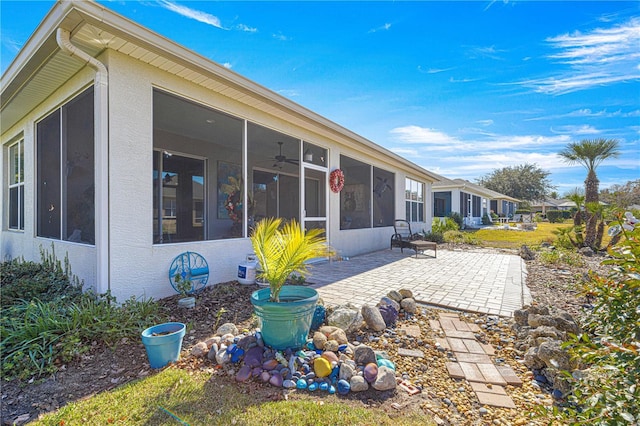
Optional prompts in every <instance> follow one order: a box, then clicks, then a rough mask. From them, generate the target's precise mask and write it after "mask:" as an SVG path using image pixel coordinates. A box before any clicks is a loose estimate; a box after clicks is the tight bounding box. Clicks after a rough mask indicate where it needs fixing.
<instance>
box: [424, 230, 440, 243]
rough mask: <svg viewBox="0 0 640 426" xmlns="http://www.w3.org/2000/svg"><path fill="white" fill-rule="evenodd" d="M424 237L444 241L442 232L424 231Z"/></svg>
mask: <svg viewBox="0 0 640 426" xmlns="http://www.w3.org/2000/svg"><path fill="white" fill-rule="evenodd" d="M422 238H423V239H424V240H425V241H433V242H434V243H444V236H443V235H442V232H434V231H431V232H423V235H422Z"/></svg>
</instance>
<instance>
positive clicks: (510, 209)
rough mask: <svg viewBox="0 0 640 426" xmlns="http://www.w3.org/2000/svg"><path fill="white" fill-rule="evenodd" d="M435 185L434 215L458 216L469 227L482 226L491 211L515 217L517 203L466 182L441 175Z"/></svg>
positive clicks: (513, 199)
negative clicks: (456, 214)
mask: <svg viewBox="0 0 640 426" xmlns="http://www.w3.org/2000/svg"><path fill="white" fill-rule="evenodd" d="M438 179H439V181H438V182H435V183H434V184H433V216H434V217H445V216H448V215H449V214H451V213H452V212H456V213H459V214H460V215H461V216H462V217H463V218H464V221H465V224H467V225H469V226H474V225H479V224H481V223H482V217H483V216H484V215H485V214H490V213H491V212H493V213H495V214H497V215H499V216H504V217H510V216H513V214H514V213H515V211H516V208H517V206H518V204H517V203H518V200H517V199H515V198H513V197H509V196H508V195H504V194H500V193H498V192H496V191H492V190H490V189H487V188H485V187H483V186H480V185H477V184H475V183H471V182H469V181H467V180H464V179H448V178H446V177H444V176H438Z"/></svg>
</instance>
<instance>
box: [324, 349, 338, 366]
mask: <svg viewBox="0 0 640 426" xmlns="http://www.w3.org/2000/svg"><path fill="white" fill-rule="evenodd" d="M321 356H322V358H324V359H326V360H327V361H329V362H330V363H331V364H334V363H335V364H337V363H338V355H336V354H335V352H331V351H324V352H323V353H322V355H321Z"/></svg>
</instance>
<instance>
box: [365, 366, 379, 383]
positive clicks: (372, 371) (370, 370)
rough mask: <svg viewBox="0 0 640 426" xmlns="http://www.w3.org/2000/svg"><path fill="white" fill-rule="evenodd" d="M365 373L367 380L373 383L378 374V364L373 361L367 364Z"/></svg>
mask: <svg viewBox="0 0 640 426" xmlns="http://www.w3.org/2000/svg"><path fill="white" fill-rule="evenodd" d="M363 375H364V379H365V380H366V381H367V382H369V383H373V382H374V381H375V380H376V377H377V376H378V365H377V364H375V363H373V362H370V363H369V364H367V365H365V367H364V371H363Z"/></svg>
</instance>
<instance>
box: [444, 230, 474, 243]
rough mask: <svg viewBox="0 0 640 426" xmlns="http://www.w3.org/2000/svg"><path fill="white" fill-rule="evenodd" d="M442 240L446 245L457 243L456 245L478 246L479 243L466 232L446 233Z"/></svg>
mask: <svg viewBox="0 0 640 426" xmlns="http://www.w3.org/2000/svg"><path fill="white" fill-rule="evenodd" d="M443 237H444V240H445V241H446V242H448V243H458V244H472V245H478V244H480V241H479V240H478V239H477V238H476V237H475V236H474V235H473V234H470V233H468V232H462V231H447V232H445V233H444V235H443Z"/></svg>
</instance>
